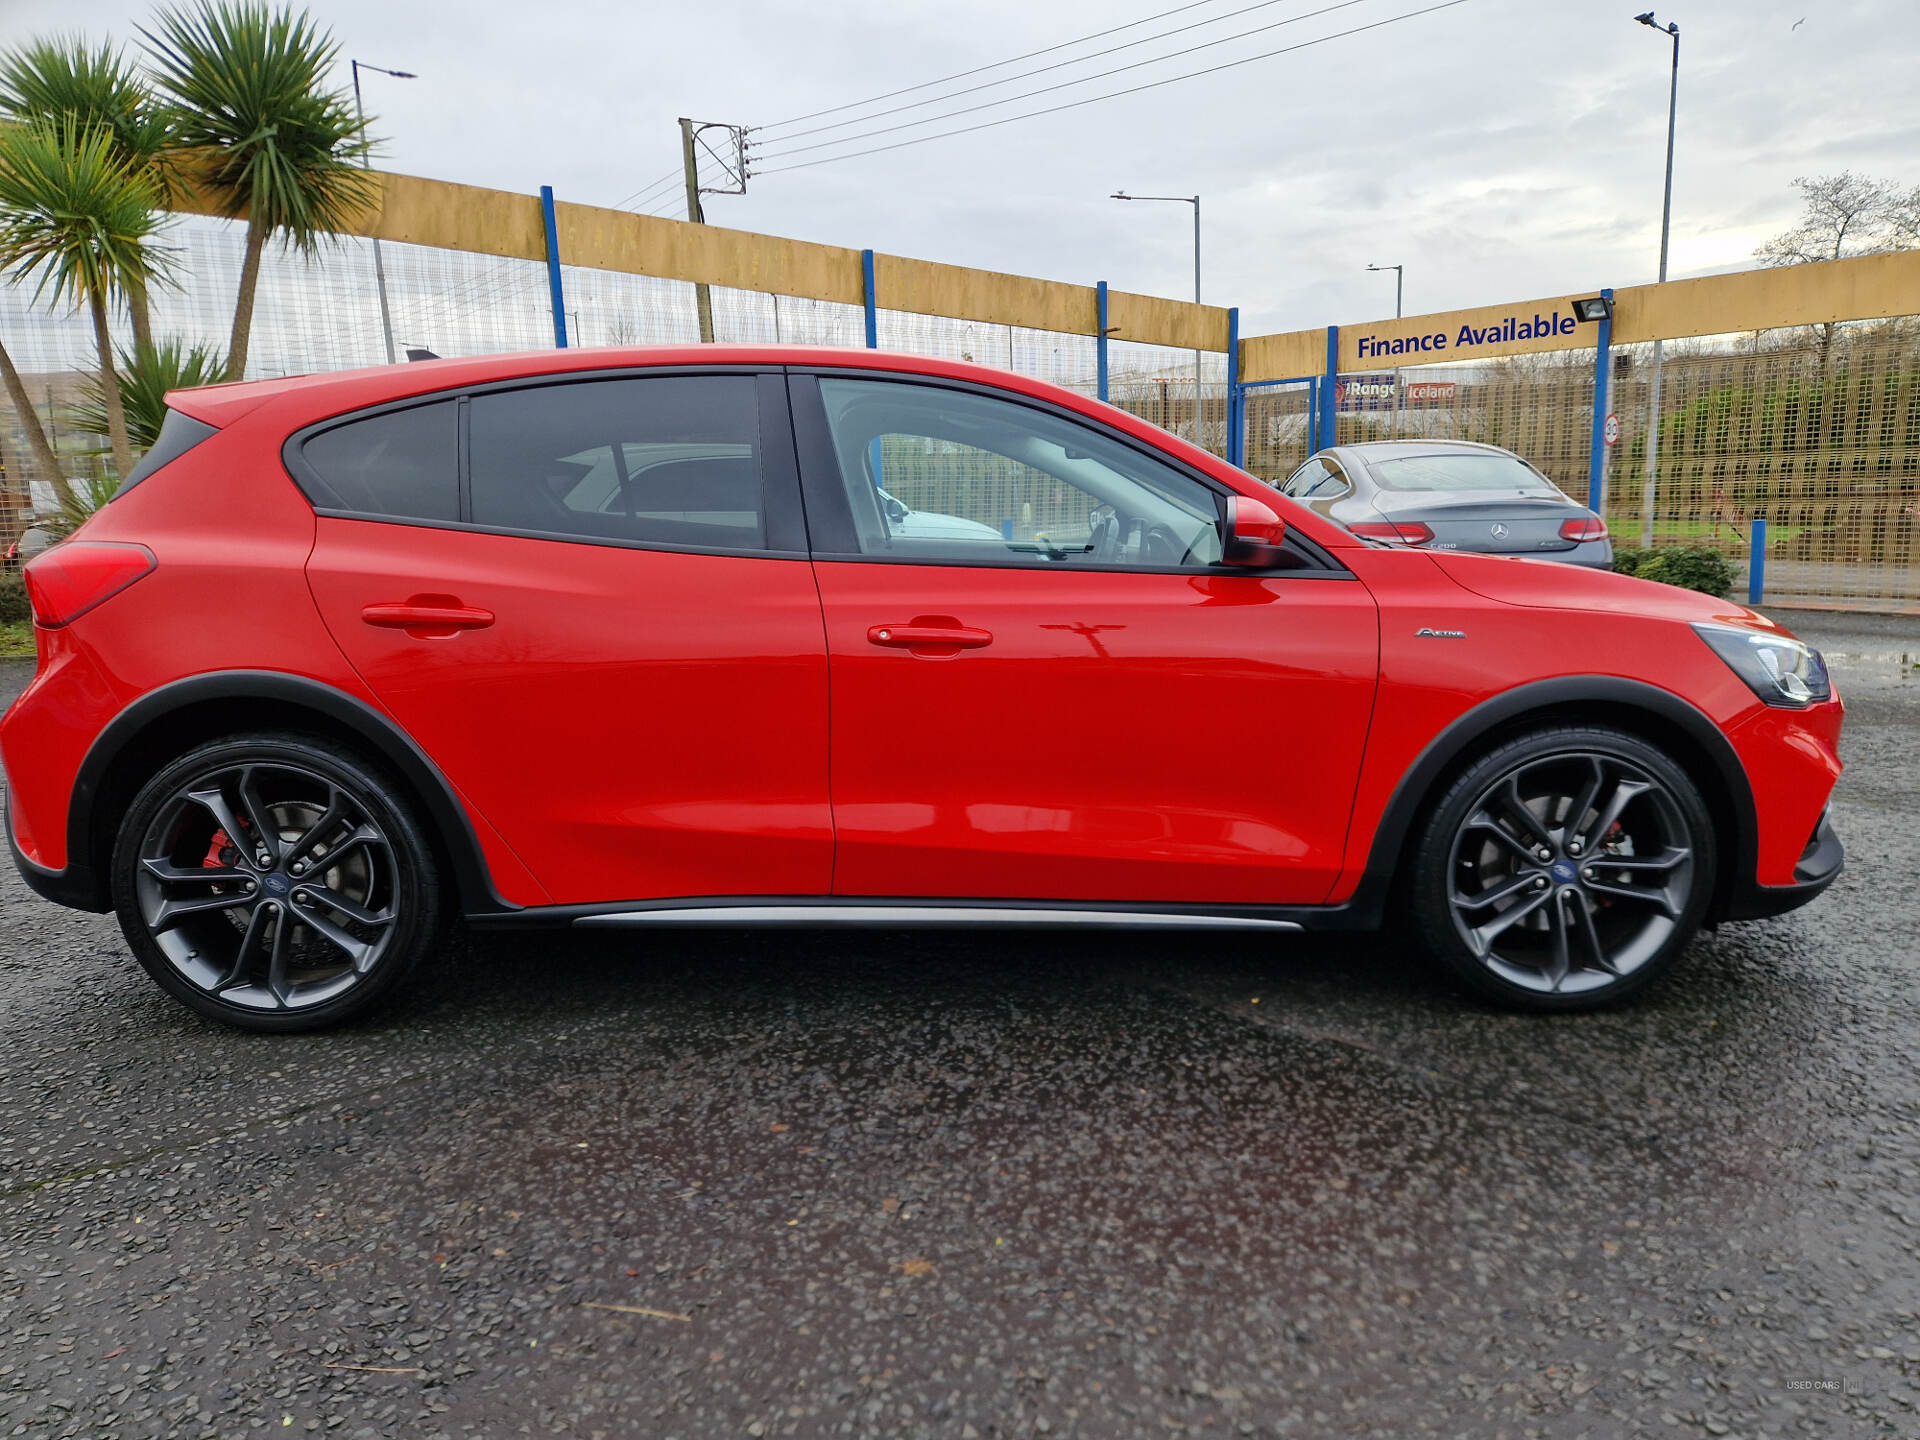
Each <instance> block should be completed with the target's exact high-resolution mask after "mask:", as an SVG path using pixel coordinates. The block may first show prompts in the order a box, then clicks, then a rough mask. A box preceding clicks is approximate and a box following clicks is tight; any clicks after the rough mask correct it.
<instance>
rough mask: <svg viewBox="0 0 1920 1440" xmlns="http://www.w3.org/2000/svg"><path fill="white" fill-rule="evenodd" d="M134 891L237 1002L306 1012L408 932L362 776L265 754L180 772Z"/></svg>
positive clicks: (218, 992)
mask: <svg viewBox="0 0 1920 1440" xmlns="http://www.w3.org/2000/svg"><path fill="white" fill-rule="evenodd" d="M136 864H137V868H136V870H135V873H134V893H135V897H136V902H137V906H138V911H139V915H140V919H141V921H142V923H143V924H144V925H145V927H146V930H147V933H148V935H149V936H150V937H151V939H152V941H153V943H154V945H155V946H156V947H158V949H159V951H160V952H161V954H162V955H163V956H164V957H165V959H166V961H167V963H168V964H169V965H170V966H171V967H172V969H173V970H174V971H175V972H176V973H177V974H178V975H179V976H180V978H181V979H183V980H185V981H186V982H187V983H188V984H189V985H191V986H193V987H194V988H195V989H196V990H198V991H200V992H202V993H203V994H204V995H206V996H207V997H209V998H211V999H213V1000H216V1001H218V1002H221V1003H223V1004H226V1005H233V1006H239V1007H242V1008H245V1009H248V1010H254V1011H279V1012H297V1011H301V1010H308V1009H312V1008H314V1007H317V1006H320V1005H324V1004H327V1003H328V1002H330V1001H334V1000H337V999H339V998H340V997H341V996H343V995H345V994H346V993H347V992H348V991H350V990H352V989H354V988H355V987H356V986H358V985H360V984H361V983H362V982H363V981H365V980H366V979H367V977H368V976H369V975H370V974H371V973H372V972H373V971H374V969H375V968H376V967H377V966H378V965H379V963H380V961H381V960H382V959H383V958H384V956H385V955H386V953H387V951H388V949H389V947H390V946H391V945H392V943H393V940H394V937H395V935H396V934H398V933H399V930H400V928H401V927H400V923H399V922H400V921H401V918H402V916H401V910H400V898H399V897H400V886H399V884H398V876H397V872H396V867H395V856H394V849H393V844H392V842H391V841H390V840H389V838H388V836H387V834H386V833H385V831H384V830H383V829H382V827H381V826H380V825H379V823H378V822H377V821H376V820H375V818H374V816H373V814H372V812H371V811H370V809H369V808H368V806H367V805H366V804H365V803H364V802H363V801H361V800H360V799H359V798H357V797H356V796H355V795H354V794H353V793H352V792H351V791H350V790H348V789H347V788H346V787H344V786H342V785H341V784H339V783H338V782H337V781H335V780H332V779H329V778H328V777H327V776H325V775H322V774H320V773H319V772H318V771H315V770H311V769H308V768H305V767H303V766H298V765H292V764H284V763H269V762H253V763H242V764H234V765H225V766H220V767H218V768H213V769H209V770H206V771H204V772H201V773H199V774H196V775H194V776H192V777H191V778H189V779H187V780H185V781H184V782H182V783H180V784H178V785H177V786H176V787H175V788H174V790H173V792H172V793H171V794H170V795H169V796H168V797H167V799H166V800H165V802H164V803H162V804H161V806H160V807H159V809H158V811H157V812H156V813H155V815H154V818H153V820H152V822H151V823H150V824H149V825H148V826H147V828H146V831H145V833H144V834H143V836H142V838H141V843H140V848H139V855H138V859H137V862H136Z"/></svg>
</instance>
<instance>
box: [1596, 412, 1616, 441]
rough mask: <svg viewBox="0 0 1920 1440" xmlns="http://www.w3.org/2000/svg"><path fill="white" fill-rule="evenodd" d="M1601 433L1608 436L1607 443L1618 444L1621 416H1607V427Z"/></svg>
mask: <svg viewBox="0 0 1920 1440" xmlns="http://www.w3.org/2000/svg"><path fill="white" fill-rule="evenodd" d="M1601 433H1602V434H1603V435H1604V436H1605V437H1606V442H1607V444H1609V445H1618V444H1619V443H1620V417H1619V416H1618V415H1609V416H1607V426H1606V429H1605V430H1604V431H1603V432H1601Z"/></svg>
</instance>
